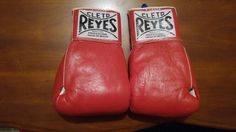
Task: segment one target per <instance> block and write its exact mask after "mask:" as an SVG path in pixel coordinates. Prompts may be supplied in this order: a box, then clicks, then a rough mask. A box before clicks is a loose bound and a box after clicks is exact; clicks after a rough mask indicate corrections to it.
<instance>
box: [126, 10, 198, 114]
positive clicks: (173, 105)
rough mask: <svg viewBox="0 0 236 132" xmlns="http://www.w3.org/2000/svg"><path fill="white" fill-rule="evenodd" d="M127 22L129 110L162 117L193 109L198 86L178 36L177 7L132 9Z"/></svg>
mask: <svg viewBox="0 0 236 132" xmlns="http://www.w3.org/2000/svg"><path fill="white" fill-rule="evenodd" d="M129 23H130V32H131V41H132V47H133V49H132V51H131V55H130V58H129V70H130V83H131V107H130V108H131V111H132V112H134V113H137V114H145V115H151V116H162V117H176V116H186V115H189V114H191V113H193V112H195V111H196V110H197V109H198V107H199V94H198V87H197V84H196V80H195V77H194V75H193V72H192V69H191V65H190V62H189V59H188V56H187V53H186V51H185V48H184V47H183V42H182V41H181V39H180V36H179V31H178V24H177V14H176V9H175V8H173V7H150V8H136V9H131V10H130V11H129Z"/></svg>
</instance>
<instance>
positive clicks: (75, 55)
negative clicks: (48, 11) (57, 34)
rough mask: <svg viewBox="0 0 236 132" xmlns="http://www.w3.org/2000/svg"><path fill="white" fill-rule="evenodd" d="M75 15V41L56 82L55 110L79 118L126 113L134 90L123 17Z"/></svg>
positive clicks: (77, 12)
mask: <svg viewBox="0 0 236 132" xmlns="http://www.w3.org/2000/svg"><path fill="white" fill-rule="evenodd" d="M73 16H74V17H73V18H74V20H73V40H72V42H71V44H70V45H69V47H68V49H67V51H66V53H65V56H64V58H63V59H62V61H61V64H60V66H59V68H58V72H57V75H56V79H55V89H54V93H53V105H54V107H55V109H56V110H57V111H58V112H60V113H63V114H66V115H76V116H93V115H106V114H119V113H123V112H125V111H126V110H127V109H128V107H129V99H130V98H129V97H130V87H129V81H128V74H127V68H126V64H125V58H124V55H123V51H122V48H121V23H120V14H119V13H118V12H115V11H111V10H97V9H75V10H74V11H73Z"/></svg>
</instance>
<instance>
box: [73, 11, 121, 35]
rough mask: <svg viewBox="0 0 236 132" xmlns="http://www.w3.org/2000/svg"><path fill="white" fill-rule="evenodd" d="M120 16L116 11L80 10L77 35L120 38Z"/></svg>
mask: <svg viewBox="0 0 236 132" xmlns="http://www.w3.org/2000/svg"><path fill="white" fill-rule="evenodd" d="M117 25H118V17H117V13H115V12H105V11H94V10H79V16H78V29H77V36H78V37H84V38H95V39H105V40H118V29H117V28H118V26H117Z"/></svg>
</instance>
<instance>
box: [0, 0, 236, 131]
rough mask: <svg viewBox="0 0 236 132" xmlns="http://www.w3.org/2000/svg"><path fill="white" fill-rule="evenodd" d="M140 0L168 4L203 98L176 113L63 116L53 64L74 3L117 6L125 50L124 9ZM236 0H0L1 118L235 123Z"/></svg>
mask: <svg viewBox="0 0 236 132" xmlns="http://www.w3.org/2000/svg"><path fill="white" fill-rule="evenodd" d="M143 2H146V3H148V4H149V6H161V5H167V6H174V7H176V8H177V11H178V19H179V27H180V34H181V36H182V39H183V41H184V43H185V47H186V49H187V51H188V54H189V57H190V58H191V62H192V65H193V69H194V71H195V74H196V77H197V80H198V85H199V90H200V96H201V105H200V109H199V111H198V112H197V113H195V114H193V115H192V116H189V117H187V118H182V119H163V118H157V117H156V118H155V117H142V116H138V115H133V114H131V113H128V114H124V115H120V116H109V117H103V116H102V117H90V118H81V117H65V116H61V115H59V114H58V113H57V112H55V110H54V109H53V108H52V102H51V95H52V91H53V81H54V76H55V72H56V70H57V67H58V64H59V62H60V60H61V58H62V56H63V54H64V52H65V50H66V48H67V46H68V44H69V43H70V40H71V32H72V31H71V30H72V12H71V11H72V8H75V7H93V8H101V9H113V10H117V11H119V12H120V13H121V17H122V33H123V34H122V36H123V40H122V42H123V49H124V53H125V56H126V59H128V57H129V53H130V42H129V32H128V20H127V11H128V9H130V8H133V7H139V6H140V5H141V4H142V3H143ZM235 9H236V1H234V0H199V1H196V0H181V1H178V2H177V1H174V0H173V1H169V0H155V1H154V0H153V1H151V0H145V1H144V0H143V1H142V0H138V1H132V0H129V1H126V0H103V1H98V0H81V1H79V0H72V1H67V0H11V1H10V0H1V1H0V53H1V54H0V86H1V91H0V126H9V127H17V128H23V129H26V130H34V131H79V130H81V131H85V130H87V131H95V130H96V131H133V130H138V129H141V128H146V127H150V126H153V125H156V124H159V123H162V122H172V121H180V122H182V123H187V124H195V125H202V126H210V127H217V128H225V129H234V130H236V83H235V82H236V44H235V43H236V33H235V31H236V11H235Z"/></svg>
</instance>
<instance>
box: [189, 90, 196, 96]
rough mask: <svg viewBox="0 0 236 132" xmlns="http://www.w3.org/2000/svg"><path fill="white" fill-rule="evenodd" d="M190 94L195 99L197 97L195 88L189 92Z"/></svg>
mask: <svg viewBox="0 0 236 132" xmlns="http://www.w3.org/2000/svg"><path fill="white" fill-rule="evenodd" d="M189 94H191V95H192V96H193V97H195V98H196V97H197V96H196V93H195V90H194V88H193V89H191V90H190V91H189Z"/></svg>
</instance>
